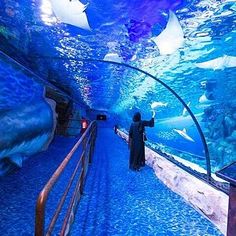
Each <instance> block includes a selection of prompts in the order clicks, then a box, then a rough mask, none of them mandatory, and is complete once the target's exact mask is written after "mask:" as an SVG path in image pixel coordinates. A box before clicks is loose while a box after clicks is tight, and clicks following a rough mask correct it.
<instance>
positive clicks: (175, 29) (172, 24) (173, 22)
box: [151, 11, 184, 55]
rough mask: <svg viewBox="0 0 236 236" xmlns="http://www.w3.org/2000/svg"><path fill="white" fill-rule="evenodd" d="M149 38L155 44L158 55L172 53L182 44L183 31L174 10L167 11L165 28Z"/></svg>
mask: <svg viewBox="0 0 236 236" xmlns="http://www.w3.org/2000/svg"><path fill="white" fill-rule="evenodd" d="M151 40H152V41H153V42H154V43H155V44H156V45H157V47H158V49H159V51H160V55H169V54H172V53H174V52H175V51H176V50H177V49H179V48H180V47H181V46H182V45H183V42H184V33H183V30H182V28H181V25H180V23H179V21H178V18H177V17H176V15H175V14H174V12H172V11H169V19H168V22H167V25H166V28H165V29H164V30H163V31H162V32H161V33H160V34H159V35H158V36H157V37H153V38H151Z"/></svg>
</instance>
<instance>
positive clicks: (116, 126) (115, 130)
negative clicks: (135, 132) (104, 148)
mask: <svg viewBox="0 0 236 236" xmlns="http://www.w3.org/2000/svg"><path fill="white" fill-rule="evenodd" d="M117 129H118V125H115V126H114V132H115V134H117Z"/></svg>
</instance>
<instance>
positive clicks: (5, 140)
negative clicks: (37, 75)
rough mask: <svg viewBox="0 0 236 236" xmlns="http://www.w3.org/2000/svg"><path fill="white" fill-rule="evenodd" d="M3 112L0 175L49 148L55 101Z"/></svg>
mask: <svg viewBox="0 0 236 236" xmlns="http://www.w3.org/2000/svg"><path fill="white" fill-rule="evenodd" d="M45 100H46V101H41V102H39V101H37V103H36V102H35V103H32V105H29V104H28V105H27V106H26V105H20V106H18V107H17V108H14V109H7V110H1V112H0V133H1V139H0V176H2V175H4V174H6V173H8V171H10V170H11V169H12V167H18V168H20V167H22V164H23V161H24V160H25V159H27V158H28V157H29V156H31V155H33V154H35V153H37V152H40V151H42V150H46V149H47V148H48V145H49V144H50V142H51V141H52V138H53V134H54V130H55V128H56V112H55V108H56V104H55V102H54V101H53V100H51V99H48V98H47V99H46V98H45Z"/></svg>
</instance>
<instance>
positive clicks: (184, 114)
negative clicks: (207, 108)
mask: <svg viewBox="0 0 236 236" xmlns="http://www.w3.org/2000/svg"><path fill="white" fill-rule="evenodd" d="M190 103H191V102H189V103H188V104H187V106H188V107H189V105H190ZM186 115H187V109H186V107H184V109H183V112H182V116H186Z"/></svg>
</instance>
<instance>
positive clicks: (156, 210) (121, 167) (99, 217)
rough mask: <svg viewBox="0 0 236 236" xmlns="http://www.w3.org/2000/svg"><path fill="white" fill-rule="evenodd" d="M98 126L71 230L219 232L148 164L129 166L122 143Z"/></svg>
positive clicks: (80, 232)
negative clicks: (142, 167) (131, 167)
mask: <svg viewBox="0 0 236 236" xmlns="http://www.w3.org/2000/svg"><path fill="white" fill-rule="evenodd" d="M102 131H103V132H99V135H98V139H99V140H100V141H99V142H97V144H96V149H95V153H96V154H95V156H94V159H93V163H92V165H91V166H90V169H89V172H88V174H89V175H88V177H87V182H86V186H85V192H84V195H83V198H82V200H81V202H80V205H79V207H78V212H77V215H76V219H75V222H74V225H73V227H72V232H71V235H83V236H85V235H158V236H162V235H163V236H164V235H165V236H168V235H170V236H171V235H175V236H177V235H184V236H189V235H191V236H195V235H196V236H197V235H198V236H202V235H207V236H209V235H222V234H221V233H220V231H219V230H217V228H216V227H215V226H214V225H213V224H212V223H211V222H209V221H208V220H207V219H206V218H205V217H204V216H202V215H201V214H200V213H198V212H197V211H195V210H194V209H193V208H192V207H190V206H189V205H188V204H187V203H186V202H185V201H184V200H183V199H182V198H181V197H180V196H178V195H177V194H175V193H173V192H172V191H170V190H169V189H168V188H167V187H166V186H164V185H163V184H162V183H161V182H160V181H159V180H158V179H157V178H156V176H155V174H154V172H153V170H152V169H151V168H149V167H147V166H146V167H145V168H144V169H142V170H141V171H140V172H133V171H130V170H129V169H128V156H129V152H128V149H127V145H126V144H125V143H124V141H123V140H121V139H120V138H119V137H118V136H116V135H115V134H113V132H112V130H106V129H104V128H103V129H102ZM101 140H102V141H101Z"/></svg>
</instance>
